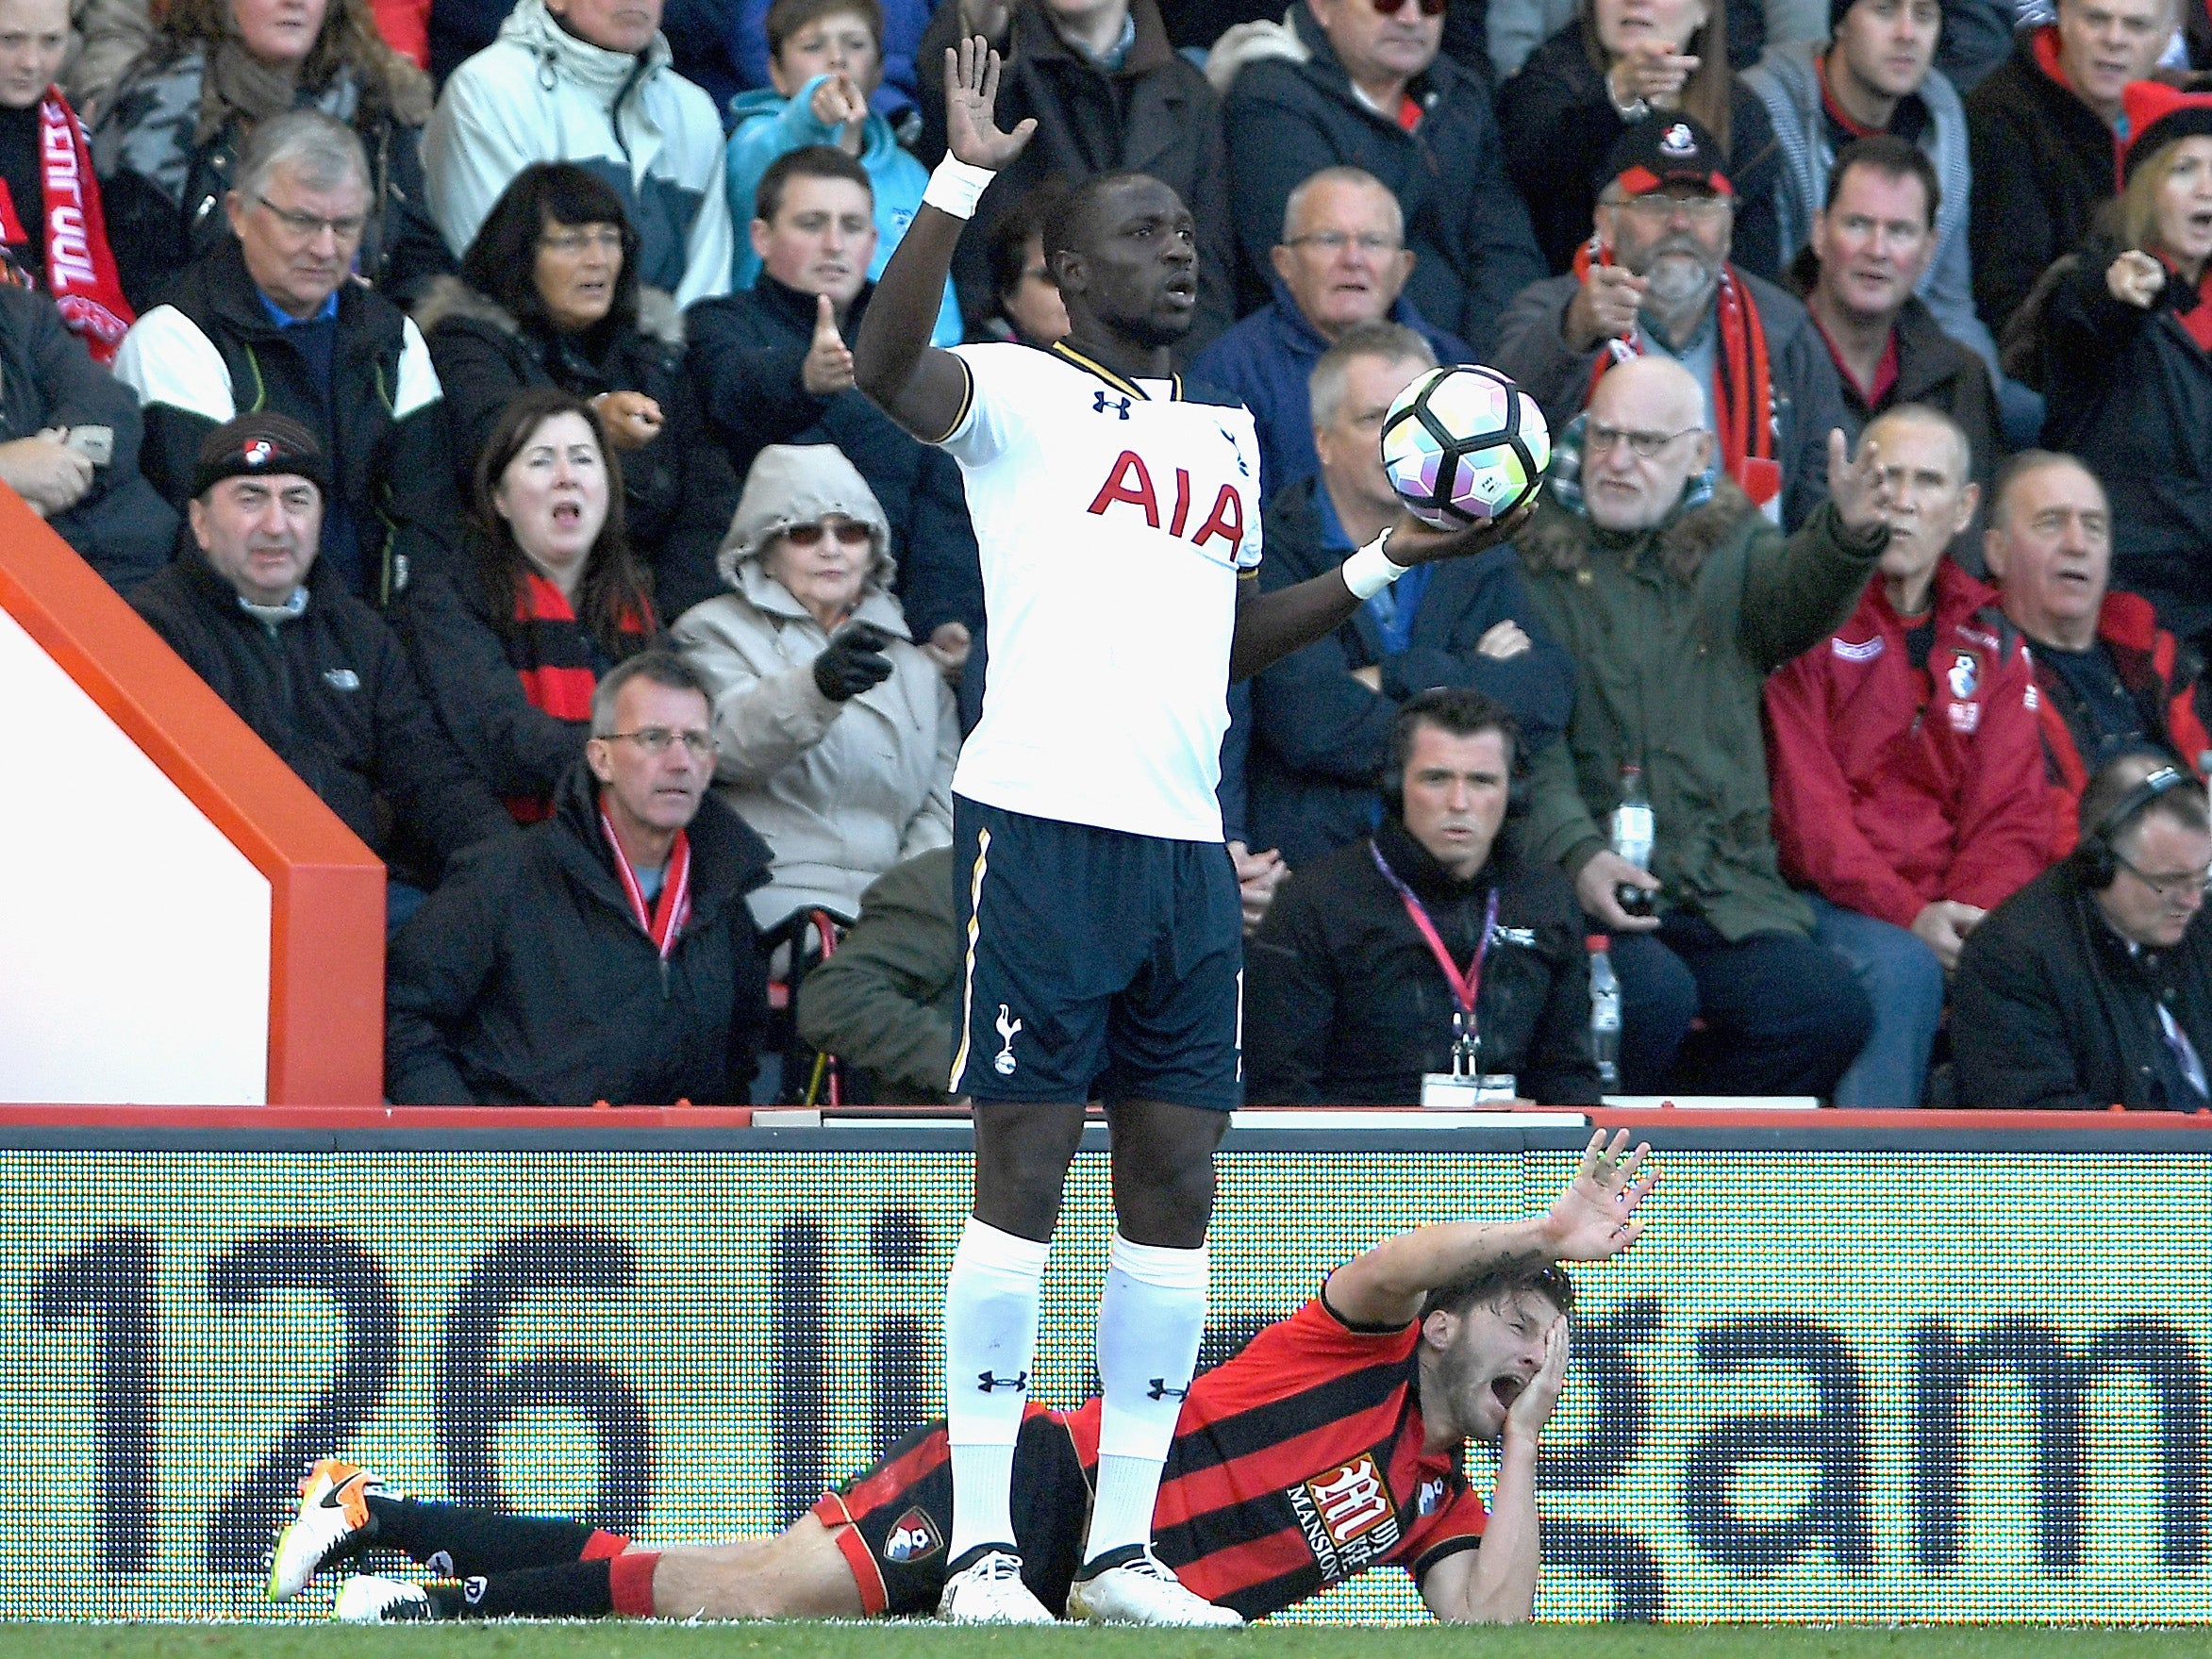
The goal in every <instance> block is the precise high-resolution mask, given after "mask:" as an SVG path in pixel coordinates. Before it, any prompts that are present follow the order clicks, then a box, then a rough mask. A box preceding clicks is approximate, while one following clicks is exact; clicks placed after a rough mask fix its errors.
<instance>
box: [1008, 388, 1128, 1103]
mask: <svg viewBox="0 0 2212 1659" xmlns="http://www.w3.org/2000/svg"><path fill="white" fill-rule="evenodd" d="M1102 395H1103V394H1102ZM994 1023H995V1024H996V1025H997V1027H998V1034H999V1038H1000V1041H999V1052H998V1053H996V1054H994V1055H992V1056H991V1061H990V1063H991V1067H992V1069H993V1070H996V1071H997V1072H998V1074H999V1075H1000V1076H1001V1077H1011V1076H1013V1074H1014V1067H1015V1065H1016V1064H1017V1063H1018V1062H1016V1060H1015V1059H1014V1035H1015V1033H1017V1032H1019V1031H1020V1030H1021V1029H1022V1022H1021V1021H1020V1020H1016V1019H1015V1018H1014V1017H1013V1010H1012V1009H1010V1008H1008V1007H1007V1006H1006V1004H1004V1003H1001V1004H999V1017H998V1019H997V1020H996V1021H995V1022H994Z"/></svg>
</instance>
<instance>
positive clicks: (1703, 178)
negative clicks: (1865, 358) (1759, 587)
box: [1491, 116, 1844, 529]
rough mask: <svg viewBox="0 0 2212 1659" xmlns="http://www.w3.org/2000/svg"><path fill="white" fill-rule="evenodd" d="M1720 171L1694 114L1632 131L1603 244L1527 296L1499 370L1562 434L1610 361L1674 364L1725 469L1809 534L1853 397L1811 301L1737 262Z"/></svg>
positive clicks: (1616, 168) (1603, 225) (1601, 224)
mask: <svg viewBox="0 0 2212 1659" xmlns="http://www.w3.org/2000/svg"><path fill="white" fill-rule="evenodd" d="M1605 171H1606V173H1607V174H1609V175H1610V177H1611V180H1612V182H1611V183H1609V184H1607V185H1606V186H1605V189H1604V190H1603V191H1600V192H1599V195H1598V210H1597V237H1596V240H1595V241H1594V243H1593V244H1592V248H1591V249H1588V250H1585V253H1584V255H1583V256H1582V257H1578V258H1577V260H1576V262H1575V266H1576V268H1575V270H1573V271H1572V272H1570V273H1568V274H1566V275H1564V276H1555V277H1551V278H1548V279H1546V280H1545V281H1542V282H1538V283H1536V284H1533V285H1532V286H1531V287H1529V288H1527V289H1525V290H1522V293H1521V294H1520V296H1519V297H1518V298H1516V299H1515V300H1514V302H1513V308H1512V310H1511V311H1510V312H1508V313H1507V314H1506V317H1505V323H1504V324H1502V325H1501V326H1500V328H1499V330H1498V350H1497V355H1496V357H1493V358H1492V359H1491V360H1492V361H1493V362H1495V363H1496V364H1497V366H1498V367H1499V368H1501V369H1503V370H1504V371H1505V373H1508V374H1510V375H1512V376H1513V378H1514V379H1516V380H1518V381H1520V382H1521V384H1522V386H1523V387H1524V388H1525V389H1526V390H1528V392H1529V393H1530V395H1532V396H1533V397H1535V398H1536V399H1537V401H1538V403H1540V404H1541V405H1542V406H1543V410H1544V418H1545V419H1546V420H1548V421H1549V422H1550V423H1552V429H1553V430H1554V431H1555V432H1556V431H1557V430H1558V429H1559V428H1560V427H1562V426H1564V425H1566V423H1568V422H1569V421H1570V420H1572V419H1573V417H1574V413H1575V411H1576V410H1578V409H1580V408H1581V407H1582V406H1583V405H1584V404H1585V403H1586V402H1587V401H1588V399H1589V396H1590V389H1591V386H1592V384H1593V382H1595V380H1596V378H1597V376H1598V375H1599V374H1601V373H1603V372H1604V370H1605V366H1606V364H1607V362H1608V361H1613V360H1619V359H1621V358H1622V357H1638V356H1643V355H1647V354H1653V353H1656V354H1657V355H1659V356H1661V357H1671V358H1673V359H1674V360H1675V361H1677V362H1679V363H1681V364H1682V365H1683V366H1684V367H1686V368H1687V369H1688V370H1689V372H1690V374H1691V376H1692V379H1693V380H1694V382H1695V384H1696V385H1697V388H1698V409H1697V411H1696V416H1697V419H1696V424H1697V426H1698V428H1699V429H1700V430H1703V431H1706V432H1709V433H1712V434H1714V435H1715V437H1716V438H1717V440H1718V443H1719V455H1718V458H1719V461H1720V465H1721V471H1722V472H1723V473H1726V474H1727V475H1728V477H1729V478H1730V479H1731V480H1732V481H1733V482H1734V483H1735V484H1736V485H1737V487H1738V489H1741V490H1743V492H1744V493H1745V494H1746V495H1748V496H1749V497H1750V498H1751V501H1752V505H1753V506H1756V507H1758V508H1759V509H1760V510H1761V511H1762V512H1764V513H1765V514H1766V515H1767V516H1768V517H1769V519H1771V520H1774V521H1776V522H1778V523H1781V524H1782V525H1784V526H1785V527H1786V528H1788V529H1796V528H1797V527H1799V526H1800V525H1802V524H1804V523H1805V522H1806V521H1807V520H1808V519H1809V518H1810V517H1811V515H1812V511H1813V509H1814V508H1815V507H1816V506H1819V505H1820V503H1821V496H1822V495H1823V494H1824V493H1825V492H1826V478H1827V460H1826V450H1825V445H1826V443H1827V437H1828V431H1829V429H1830V428H1831V427H1835V426H1840V425H1841V424H1842V423H1843V418H1844V417H1843V398H1842V392H1841V390H1840V389H1839V388H1838V385H1837V382H1836V366H1835V364H1834V363H1833V362H1832V361H1830V359H1829V357H1828V353H1827V351H1826V350H1825V349H1824V348H1823V347H1822V345H1821V336H1820V331H1819V330H1818V329H1816V328H1815V327H1813V326H1812V324H1811V322H1810V320H1809V319H1808V318H1807V317H1806V315H1805V307H1803V306H1801V305H1799V304H1798V303H1797V301H1795V300H1793V299H1791V298H1790V297H1789V296H1788V294H1786V293H1784V292H1783V291H1782V290H1780V289H1778V288H1775V287H1774V286H1772V285H1771V283H1767V282H1763V281H1761V280H1760V279H1759V278H1758V277H1756V276H1752V275H1748V274H1745V273H1744V272H1741V271H1739V270H1738V269H1737V268H1736V267H1735V266H1733V265H1731V264H1730V263H1729V261H1728V251H1729V247H1730V244H1731V239H1732V235H1733V224H1734V213H1735V208H1734V206H1733V204H1734V200H1735V198H1734V195H1733V194H1732V192H1731V190H1730V186H1729V183H1728V177H1727V174H1724V173H1723V172H1721V150H1720V147H1719V146H1718V145H1717V144H1715V143H1714V142H1713V140H1712V136H1711V135H1710V134H1709V133H1706V132H1705V130H1704V129H1703V128H1701V127H1700V126H1699V125H1698V124H1696V123H1695V122H1693V121H1691V120H1690V119H1689V118H1688V117H1687V116H1671V117H1668V118H1667V119H1663V120H1661V119H1654V120H1651V121H1639V122H1638V123H1636V124H1633V125H1631V126H1630V127H1629V128H1628V129H1627V131H1626V132H1625V133H1623V134H1622V138H1621V141H1620V142H1619V143H1618V144H1616V145H1615V146H1614V149H1613V154H1612V156H1611V157H1610V158H1608V160H1607V161H1606V164H1605ZM1761 364H1764V365H1765V368H1766V373H1764V374H1762V373H1759V369H1760V365H1761Z"/></svg>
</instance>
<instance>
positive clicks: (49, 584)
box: [0, 489, 384, 1122]
mask: <svg viewBox="0 0 2212 1659" xmlns="http://www.w3.org/2000/svg"><path fill="white" fill-rule="evenodd" d="M0 609H4V610H6V611H7V612H8V615H9V616H11V617H13V618H14V619H15V620H16V622H19V623H20V624H21V625H22V627H23V629H24V631H25V633H26V634H28V635H29V636H30V637H31V638H32V639H35V640H37V641H38V642H39V645H40V646H41V648H42V649H43V650H44V651H45V653H46V654H47V655H49V656H51V657H52V658H53V659H54V661H55V662H56V663H57V664H58V665H59V667H60V668H61V670H62V672H65V673H67V674H68V675H69V677H70V678H71V679H72V680H74V681H75V682H76V684H77V685H78V686H79V687H80V688H82V689H83V690H84V692H85V694H86V695H87V696H89V697H90V698H91V700H92V701H93V702H94V703H95V704H97V705H99V706H100V708H101V709H102V710H103V711H104V712H105V713H106V714H107V716H108V719H110V720H112V721H113V722H115V723H116V724H117V725H118V726H119V727H121V728H122V729H123V731H124V733H125V735H126V736H127V737H128V738H130V739H131V741H133V742H134V743H136V744H137V745H138V746H139V748H140V749H141V750H142V751H143V752H144V754H145V755H146V757H147V758H148V759H150V760H151V761H153V763H154V764H155V765H156V766H157V767H158V768H159V769H160V770H161V771H162V773H163V774H164V775H165V776H167V777H168V779H169V781H170V782H171V783H173V784H175V786H176V787H177V788H179V789H180V790H182V791H183V793H184V795H185V797H186V799H188V800H190V801H191V804H192V805H194V806H196V807H198V808H199V809H200V811H201V812H202V813H204V814H206V816H207V818H208V821H209V822H210V823H212V824H213V825H214V826H215V827H216V828H217V829H218V830H220V831H221V832H222V833H223V835H224V836H225V837H226V838H228V839H229V840H230V842H231V843H232V844H233V845H234V846H236V847H237V848H238V850H239V851H240V853H241V854H244V856H245V858H246V860H247V862H248V863H250V864H252V865H253V867H254V868H255V869H256V870H258V871H260V872H261V873H262V874H263V875H264V876H266V877H267V878H268V881H269V889H270V902H271V908H270V940H269V1084H268V1099H269V1103H270V1104H271V1105H304V1104H306V1103H308V1102H318V1103H346V1104H361V1105H367V1104H372V1103H375V1102H377V1101H380V1100H382V1099H383V1098H384V866H383V864H382V863H381V862H380V861H379V860H378V859H377V858H376V856H375V854H373V853H371V852H370V851H369V849H368V848H367V847H365V846H363V845H362V844H361V842H360V840H359V838H358V837H356V836H355V835H354V834H353V832H352V831H351V830H349V829H347V828H346V827H345V825H344V824H343V823H341V821H339V819H338V818H337V816H336V815H335V814H334V813H332V812H331V810H330V809H329V808H328V807H326V806H324V805H323V803H322V802H321V801H320V800H319V799H317V798H316V795H315V793H314V791H313V790H311V789H309V788H308V787H307V785H305V784H303V783H302V782H300V780H299V778H298V777H297V776H296V775H294V773H293V772H292V771H291V768H290V767H288V766H286V765H285V764H284V762H282V761H281V760H279V759H277V758H276V756H275V755H274V754H272V753H271V752H270V750H269V748H268V746H267V745H266V744H264V743H263V742H262V741H261V740H260V738H257V737H256V736H255V735H254V734H253V731H252V730H251V729H250V728H249V727H248V726H247V725H246V723H245V722H243V721H241V720H240V719H239V718H238V716H237V715H235V714H233V713H232V712H231V710H230V708H229V706H228V705H226V704H225V703H224V701H223V700H222V699H221V698H220V697H218V696H216V695H215V693H214V692H213V691H211V690H209V689H208V687H207V685H206V684H205V683H204V682H203V681H202V680H201V679H200V677H199V676H198V675H197V674H195V673H193V672H191V670H190V669H189V668H187V667H186V666H185V665H184V664H183V663H182V662H181V661H179V660H178V659H177V656H176V655H175V653H174V652H172V651H171V650H170V649H169V648H168V646H166V645H165V644H163V643H162V642H161V639H160V637H159V636H158V635H157V634H156V633H155V632H154V631H153V629H151V628H149V627H147V626H146V624H145V623H144V622H141V620H140V619H139V616H138V613H137V612H135V611H133V610H132V609H131V608H130V606H127V605H125V603H124V602H123V601H122V600H121V599H120V598H118V597H117V596H116V594H115V591H114V589H111V588H109V587H108V584H107V583H105V582H103V581H102V580H101V579H100V578H99V577H98V576H97V575H95V574H93V572H92V571H91V567H90V566H88V565H87V564H86V563H85V562H84V560H83V559H81V558H79V557H77V556H76V554H75V552H74V551H72V550H71V548H70V547H69V545H68V543H66V542H65V541H63V540H62V539H61V538H60V537H58V536H57V535H56V534H55V533H54V532H53V531H52V530H51V529H49V528H48V527H47V525H46V524H45V523H44V522H43V521H42V520H41V519H40V518H39V517H38V515H37V514H35V513H33V512H32V511H31V510H30V509H29V508H28V507H27V506H24V504H23V501H22V498H21V497H19V496H17V495H16V494H15V493H14V492H13V491H12V490H8V489H0ZM16 712H17V714H18V715H19V716H20V715H21V713H22V712H23V711H22V710H20V709H19V710H17V711H16ZM118 943H119V946H121V947H124V948H127V945H128V941H127V940H122V941H118ZM255 1121H256V1122H258V1121H259V1120H258V1119H256V1120H255Z"/></svg>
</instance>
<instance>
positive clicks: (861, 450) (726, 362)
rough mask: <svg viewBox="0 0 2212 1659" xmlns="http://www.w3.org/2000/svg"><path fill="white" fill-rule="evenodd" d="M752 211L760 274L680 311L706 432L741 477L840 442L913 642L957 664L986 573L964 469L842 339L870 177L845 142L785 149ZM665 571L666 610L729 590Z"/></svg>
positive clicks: (975, 621)
mask: <svg viewBox="0 0 2212 1659" xmlns="http://www.w3.org/2000/svg"><path fill="white" fill-rule="evenodd" d="M755 206H756V208H757V211H756V215H755V217H754V220H753V223H752V225H751V227H750V235H751V237H752V241H753V249H754V252H755V253H757V254H758V255H759V257H760V274H759V276H758V277H757V278H756V279H755V280H754V283H753V286H752V287H751V288H749V289H746V290H742V291H740V292H738V293H733V294H731V295H729V296H728V297H727V298H724V299H719V300H711V301H708V302H707V303H706V304H703V305H700V306H697V307H693V308H692V310H691V311H690V315H689V316H688V318H687V319H686V323H687V326H688V329H689V332H690V341H691V343H690V357H689V358H688V359H687V363H688V368H689V372H690V375H691V379H692V384H693V386H694V387H695V388H696V390H697V392H698V399H699V405H700V406H701V407H702V408H704V409H705V410H706V411H707V424H708V427H709V429H710V431H711V432H712V435H713V437H714V439H715V440H716V441H717V442H718V443H720V444H721V446H722V448H723V453H725V454H726V455H727V456H729V460H730V466H731V467H732V469H733V470H734V471H735V473H736V474H737V476H738V478H739V479H740V482H741V481H742V480H743V479H744V478H745V476H746V475H747V474H748V473H750V472H751V471H752V470H753V461H754V458H755V457H756V456H758V455H759V453H760V451H761V450H763V449H765V448H767V447H768V446H769V445H770V444H773V443H795V444H808V443H833V444H835V445H837V447H838V448H839V449H840V450H841V451H842V452H843V453H844V456H845V458H846V459H847V460H849V461H851V462H852V463H853V465H854V466H855V467H857V469H858V470H859V473H860V475H861V477H863V478H865V479H866V480H867V481H868V488H869V489H871V490H872V491H873V493H874V495H875V499H876V500H877V501H878V502H879V503H881V504H882V506H883V508H884V511H885V513H886V514H887V515H888V517H889V521H890V535H891V549H892V552H893V554H894V555H895V556H896V557H897V559H898V564H899V581H898V589H899V599H900V602H901V603H902V604H903V605H904V606H905V607H906V623H907V626H908V627H909V628H911V629H912V630H913V636H914V640H915V642H916V643H917V644H921V645H924V646H925V647H927V648H928V649H929V650H930V652H931V655H933V656H935V657H936V658H937V660H938V661H939V662H940V665H942V664H947V663H952V664H956V663H959V662H962V661H964V660H965V658H966V655H967V651H968V646H969V642H970V639H971V637H972V636H973V633H974V632H975V631H977V630H978V629H979V628H980V627H981V625H982V622H983V574H982V571H981V569H980V568H979V566H978V564H977V561H976V553H975V532H974V530H973V528H972V527H971V526H970V524H969V522H968V502H967V496H966V493H965V491H964V490H963V489H961V486H960V470H959V468H958V467H956V466H955V465H954V464H953V462H952V460H951V459H950V458H949V457H947V456H944V455H943V454H942V453H940V451H938V450H935V449H933V448H931V447H930V446H929V445H927V444H924V443H919V442H917V441H915V440H914V439H912V438H910V437H908V436H907V435H906V433H905V432H903V431H901V430H900V429H899V427H898V425H897V423H895V422H893V421H892V420H891V419H890V416H888V415H886V414H885V413H884V412H883V411H882V410H881V409H880V408H878V407H876V406H875V405H874V404H873V403H871V402H869V401H868V399H867V397H866V396H865V395H864V394H862V393H861V392H859V391H857V390H855V389H854V385H853V354H852V350H851V348H850V346H849V344H848V343H847V342H848V341H850V340H852V339H853V338H854V337H855V336H856V335H857V333H858V332H859V328H860V319H861V318H862V317H863V316H865V315H866V314H867V309H868V303H869V301H870V300H871V299H872V298H873V295H874V293H875V285H874V284H873V283H872V282H870V281H869V280H868V267H869V261H870V260H871V259H873V257H874V255H875V235H876V233H875V217H874V195H873V190H872V187H871V186H870V185H869V182H868V174H866V173H865V172H863V171H862V170H861V167H860V164H859V162H857V161H856V160H855V159H854V158H852V157H850V156H848V155H846V154H845V153H844V152H843V151H842V150H836V149H832V148H830V147H829V146H827V145H811V146H809V147H807V148H806V149H803V150H791V151H789V152H787V153H786V154H784V155H782V156H779V157H777V158H775V160H774V161H773V162H771V163H770V164H769V168H768V171H767V172H765V173H764V174H761V175H760V188H759V190H758V192H757V195H756V198H755ZM729 505H730V506H731V507H732V508H733V509H734V508H735V507H736V506H737V503H736V502H734V501H733V502H731V503H730V504H729ZM671 575H673V576H674V582H673V585H672V581H671ZM671 575H664V576H663V577H662V579H661V599H662V603H663V605H664V606H665V607H666V609H667V610H668V613H669V614H670V615H671V616H672V617H673V616H678V615H681V614H682V612H683V611H684V610H686V609H688V608H689V607H690V606H693V605H695V604H697V603H698V602H699V601H701V600H703V599H707V598H710V597H713V596H715V595H718V594H721V593H723V592H724V591H726V588H725V585H724V584H723V580H722V578H721V576H720V575H719V574H718V573H716V572H714V571H713V570H712V569H711V568H707V567H704V566H703V567H701V568H699V569H696V570H690V569H687V570H684V571H680V572H671Z"/></svg>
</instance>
